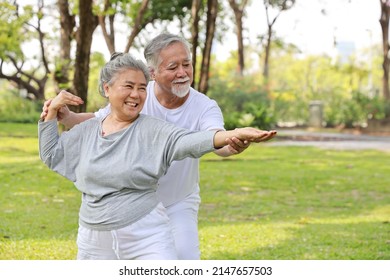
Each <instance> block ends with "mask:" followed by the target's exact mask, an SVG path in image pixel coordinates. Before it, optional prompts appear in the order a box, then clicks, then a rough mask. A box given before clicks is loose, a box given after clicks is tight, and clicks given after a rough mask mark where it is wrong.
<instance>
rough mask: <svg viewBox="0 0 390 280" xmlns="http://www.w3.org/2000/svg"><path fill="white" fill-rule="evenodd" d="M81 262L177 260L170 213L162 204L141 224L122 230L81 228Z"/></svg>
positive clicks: (140, 222)
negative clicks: (168, 214) (168, 213)
mask: <svg viewBox="0 0 390 280" xmlns="http://www.w3.org/2000/svg"><path fill="white" fill-rule="evenodd" d="M77 246H78V253H77V259H79V260H118V259H120V260H176V259H177V253H176V249H175V244H174V240H173V235H172V229H171V226H170V222H169V218H168V216H167V213H166V209H165V208H164V206H163V205H162V203H159V204H158V205H157V207H156V208H155V209H154V210H153V211H152V212H150V213H149V214H148V215H146V216H145V217H144V218H142V219H141V220H139V221H137V222H135V223H133V224H131V225H129V226H126V227H124V228H121V229H118V230H111V231H98V230H91V229H88V228H85V227H83V226H81V225H79V231H78V235H77Z"/></svg>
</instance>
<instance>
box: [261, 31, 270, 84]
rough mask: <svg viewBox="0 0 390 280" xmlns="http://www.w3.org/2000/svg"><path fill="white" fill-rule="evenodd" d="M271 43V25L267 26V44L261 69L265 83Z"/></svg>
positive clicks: (267, 75) (267, 74) (267, 76)
mask: <svg viewBox="0 0 390 280" xmlns="http://www.w3.org/2000/svg"><path fill="white" fill-rule="evenodd" d="M271 42H272V25H268V31H267V42H266V45H265V54H264V68H263V76H264V80H265V81H266V82H267V81H268V78H269V56H270V53H271Z"/></svg>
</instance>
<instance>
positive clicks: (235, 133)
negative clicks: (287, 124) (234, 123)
mask: <svg viewBox="0 0 390 280" xmlns="http://www.w3.org/2000/svg"><path fill="white" fill-rule="evenodd" d="M275 135H276V131H275V130H271V131H266V130H260V129H256V128H253V127H245V128H236V129H235V130H228V131H218V132H217V133H215V136H214V147H215V148H221V147H223V146H226V145H228V144H229V145H230V142H231V141H233V140H232V139H237V140H239V141H240V142H242V143H250V142H255V143H259V142H263V141H267V140H269V139H271V138H273V137H274V136H275ZM225 148H226V147H225Z"/></svg>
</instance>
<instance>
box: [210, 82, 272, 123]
mask: <svg viewBox="0 0 390 280" xmlns="http://www.w3.org/2000/svg"><path fill="white" fill-rule="evenodd" d="M253 81H254V77H253V76H247V77H235V78H230V79H229V80H222V79H220V78H213V79H211V80H210V90H209V92H208V96H209V97H210V98H212V99H214V100H215V101H216V102H217V103H218V105H219V106H220V108H221V110H222V113H223V116H224V120H225V128H226V129H234V128H236V127H243V126H256V127H259V128H261V129H269V128H271V127H272V126H273V124H274V119H273V116H272V114H271V111H270V110H269V102H268V100H267V96H266V94H265V92H264V91H263V90H262V89H261V87H260V86H259V85H256V84H254V82H253Z"/></svg>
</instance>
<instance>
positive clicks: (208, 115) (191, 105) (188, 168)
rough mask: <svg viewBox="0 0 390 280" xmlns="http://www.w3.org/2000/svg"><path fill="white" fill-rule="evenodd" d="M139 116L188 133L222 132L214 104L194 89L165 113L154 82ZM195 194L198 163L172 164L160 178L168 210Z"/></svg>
mask: <svg viewBox="0 0 390 280" xmlns="http://www.w3.org/2000/svg"><path fill="white" fill-rule="evenodd" d="M109 112H110V108H109V107H108V106H107V107H105V108H103V109H100V110H99V111H98V112H95V116H96V117H104V116H106V115H107V114H108V113H109ZM141 113H143V114H146V115H150V116H154V117H156V118H159V119H162V120H165V121H168V122H170V123H174V124H175V125H177V126H179V127H182V128H187V129H189V130H191V131H203V130H221V129H222V130H224V122H223V116H222V112H221V109H220V108H219V106H218V104H217V102H215V101H214V100H212V99H210V98H209V97H208V96H206V95H204V94H202V93H200V92H198V91H196V90H195V89H193V88H191V89H190V93H189V97H188V98H187V100H186V102H185V103H184V104H183V105H182V106H180V107H179V108H176V109H167V108H165V107H164V106H162V105H161V104H160V103H159V102H158V100H157V98H156V96H155V94H154V81H151V82H149V84H148V86H147V97H146V101H145V104H144V107H143V109H142V112H141ZM198 190H199V159H192V158H186V159H184V160H180V161H175V162H173V163H172V165H171V166H170V167H169V169H168V172H167V174H165V175H164V176H163V177H161V178H160V180H159V188H158V189H157V195H158V198H159V199H160V201H162V203H163V204H164V206H165V207H168V206H170V205H172V204H174V203H175V202H177V201H180V200H183V199H184V198H185V197H187V196H188V195H190V194H192V193H194V192H196V191H198Z"/></svg>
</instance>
